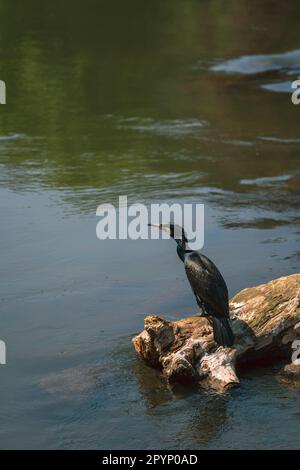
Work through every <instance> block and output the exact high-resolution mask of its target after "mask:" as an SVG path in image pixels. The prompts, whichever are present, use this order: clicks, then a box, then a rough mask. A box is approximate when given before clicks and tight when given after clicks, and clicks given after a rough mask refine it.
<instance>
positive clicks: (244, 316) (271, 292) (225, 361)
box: [132, 274, 300, 391]
mask: <svg viewBox="0 0 300 470" xmlns="http://www.w3.org/2000/svg"><path fill="white" fill-rule="evenodd" d="M230 316H231V319H232V328H233V331H234V335H235V344H234V348H223V347H220V346H218V345H217V344H216V343H215V342H214V340H213V335H212V328H211V326H210V324H209V322H208V320H207V319H206V318H204V317H200V316H191V317H188V318H184V319H183V320H178V321H167V320H165V319H163V318H161V317H158V316H156V315H151V316H147V317H146V318H145V329H144V331H142V333H140V334H139V335H138V336H135V337H134V338H133V340H132V341H133V345H134V347H135V350H136V351H137V353H138V354H139V355H140V356H141V357H142V358H143V359H144V360H145V361H146V362H147V363H148V364H150V365H152V366H154V367H159V368H161V369H162V370H163V373H164V374H165V375H166V377H167V378H168V380H169V381H179V382H186V381H191V380H192V381H199V382H201V384H203V385H204V386H207V387H211V388H213V389H216V390H219V391H223V390H224V389H226V388H227V387H230V386H233V385H237V384H239V378H238V376H237V372H236V365H237V366H239V365H242V364H250V363H251V364H256V363H261V362H264V363H265V362H266V361H270V360H275V359H276V358H279V357H282V356H283V355H286V354H288V357H289V360H290V361H291V356H292V349H291V345H292V343H293V341H294V340H295V339H300V274H294V275H290V276H285V277H281V278H279V279H276V280H273V281H270V282H268V283H267V284H262V285H259V286H256V287H250V288H248V289H244V290H242V291H241V292H239V293H238V294H236V295H235V296H234V297H233V298H232V299H231V301H230ZM296 362H299V361H296ZM291 367H292V369H293V371H294V372H295V370H294V369H295V367H296V369H297V367H298V368H299V369H300V365H297V363H294V364H292V366H291ZM298 372H299V376H300V370H299V371H298Z"/></svg>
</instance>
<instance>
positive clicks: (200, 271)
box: [149, 224, 234, 347]
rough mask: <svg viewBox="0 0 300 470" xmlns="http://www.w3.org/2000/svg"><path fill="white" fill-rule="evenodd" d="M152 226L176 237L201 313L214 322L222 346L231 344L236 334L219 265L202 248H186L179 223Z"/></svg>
mask: <svg viewBox="0 0 300 470" xmlns="http://www.w3.org/2000/svg"><path fill="white" fill-rule="evenodd" d="M149 225H150V226H151V225H152V224H149ZM152 226H153V227H158V228H159V229H160V230H164V231H165V232H167V233H168V234H169V235H170V236H171V237H172V238H174V240H175V241H176V243H177V254H178V256H179V258H180V259H181V261H183V263H184V267H185V272H186V275H187V278H188V280H189V283H190V285H191V288H192V290H193V292H194V295H195V297H196V301H197V304H198V305H199V307H200V309H201V314H202V315H203V316H207V317H209V319H210V320H211V322H212V327H213V332H214V340H215V341H216V343H218V344H219V345H220V346H225V347H226V346H227V347H230V346H232V345H233V343H234V336H233V332H232V329H231V326H230V318H229V304H228V289H227V285H226V282H225V281H224V279H223V276H222V274H221V273H220V271H219V270H218V268H217V266H216V265H215V264H214V263H213V262H212V261H211V260H210V259H209V258H207V256H205V255H203V254H202V253H200V252H199V251H194V250H189V249H188V248H187V243H188V240H187V238H186V235H185V232H184V229H183V228H182V227H180V226H179V225H174V224H159V225H152Z"/></svg>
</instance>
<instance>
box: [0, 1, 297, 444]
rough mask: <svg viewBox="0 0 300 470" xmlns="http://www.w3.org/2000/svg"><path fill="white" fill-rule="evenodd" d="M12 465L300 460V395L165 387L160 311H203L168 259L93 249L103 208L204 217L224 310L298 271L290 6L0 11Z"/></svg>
mask: <svg viewBox="0 0 300 470" xmlns="http://www.w3.org/2000/svg"><path fill="white" fill-rule="evenodd" d="M0 18H1V33H0V79H2V80H5V82H6V85H7V104H6V105H5V106H1V108H0V217H1V219H0V220H1V230H0V247H1V248H0V249H1V262H0V276H1V283H0V325H1V327H0V338H1V339H4V340H5V341H6V344H7V362H8V363H7V365H6V366H1V370H0V374H1V385H0V403H1V405H0V423H1V425H0V446H1V448H110V449H115V448H164V449H166V448H169V449H172V448H182V449H193V448H252V447H254V448H297V447H298V448H299V444H300V437H299V436H300V433H299V430H300V424H299V401H300V395H299V389H298V390H297V389H296V388H293V387H287V386H284V385H282V384H279V383H278V382H277V380H276V379H275V377H274V370H273V369H269V368H268V369H263V370H255V371H249V372H247V373H244V374H243V375H242V382H241V387H240V388H239V389H236V390H234V391H232V392H231V393H230V394H229V395H228V396H224V397H220V396H216V395H214V394H207V393H205V392H203V391H201V390H199V389H198V388H192V389H187V388H175V389H171V388H170V387H168V386H167V384H166V383H165V382H164V380H163V379H162V377H161V376H160V374H159V372H157V371H154V370H152V369H150V368H148V367H147V366H145V365H144V364H142V363H141V362H140V361H139V359H138V358H137V357H136V356H135V354H134V351H133V348H132V345H131V337H132V336H133V335H134V334H135V333H136V332H138V331H139V330H141V328H142V326H143V318H144V316H145V315H146V314H148V313H156V314H164V315H166V316H167V318H171V319H174V318H180V317H181V316H183V315H188V314H191V313H194V312H196V311H197V306H196V304H195V301H194V299H193V296H192V294H191V291H190V287H189V285H188V284H187V280H186V278H185V273H184V270H183V269H182V266H181V264H180V262H179V260H178V259H177V256H176V252H175V246H174V243H172V242H171V241H150V242H148V241H143V242H142V241H137V242H134V241H119V242H118V241H110V242H108V241H105V242H100V241H99V240H97V239H96V236H95V227H96V223H97V218H96V217H95V211H96V208H97V206H98V205H99V204H100V203H103V202H113V203H116V202H117V197H118V196H119V195H122V194H127V195H128V197H129V201H132V202H145V203H146V204H150V203H152V202H170V201H179V202H199V203H204V204H205V246H204V252H205V254H207V255H208V256H210V257H211V258H212V259H213V260H214V261H215V262H216V263H217V264H218V266H219V267H220V269H221V270H222V272H223V273H224V276H225V278H226V280H227V283H228V286H229V289H230V293H231V295H232V294H234V293H235V292H237V291H238V290H239V289H241V288H243V287H246V286H250V285H255V284H257V283H262V282H266V281H268V280H270V279H271V278H275V277H279V276H281V275H285V274H292V273H295V272H299V264H300V251H299V239H300V226H299V221H300V217H299V200H300V195H299V192H300V172H299V152H300V128H299V122H300V106H295V105H293V104H292V102H291V97H290V94H291V82H292V81H294V80H295V79H297V78H298V77H299V75H300V66H299V59H300V38H299V21H300V9H299V6H298V3H297V2H295V1H292V0H288V1H286V2H284V5H283V3H282V2H281V1H273V2H271V3H270V2H261V1H258V0H254V1H251V2H249V1H246V0H238V1H237V0H236V1H233V0H228V1H227V2H215V1H210V2H205V1H196V0H188V1H185V2H182V1H179V0H172V1H168V2H161V1H156V0H154V1H152V2H140V1H137V0H131V1H129V2H124V1H121V0H120V1H116V2H104V1H94V0H90V1H88V2H85V4H84V6H83V4H82V2H77V1H75V2H74V1H72V2H71V1H69V0H64V1H62V2H56V1H54V2H47V4H44V2H38V1H37V0H28V1H27V2H21V1H14V2H11V1H8V0H3V1H2V2H1V5H0Z"/></svg>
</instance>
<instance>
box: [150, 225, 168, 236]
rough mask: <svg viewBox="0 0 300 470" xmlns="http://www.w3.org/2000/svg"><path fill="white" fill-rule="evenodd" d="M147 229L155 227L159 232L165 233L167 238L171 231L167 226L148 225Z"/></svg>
mask: <svg viewBox="0 0 300 470" xmlns="http://www.w3.org/2000/svg"><path fill="white" fill-rule="evenodd" d="M148 227H156V228H158V229H159V230H163V231H164V232H166V233H167V234H168V235H169V236H170V235H171V229H170V226H169V225H168V224H148Z"/></svg>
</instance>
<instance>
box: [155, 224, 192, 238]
mask: <svg viewBox="0 0 300 470" xmlns="http://www.w3.org/2000/svg"><path fill="white" fill-rule="evenodd" d="M148 225H149V226H150V227H156V228H158V229H159V230H163V231H164V232H166V233H167V234H168V235H169V236H170V237H171V238H174V240H183V241H184V242H187V241H188V240H187V238H186V234H185V231H184V229H183V227H181V226H180V225H177V224H172V223H169V224H148Z"/></svg>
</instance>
